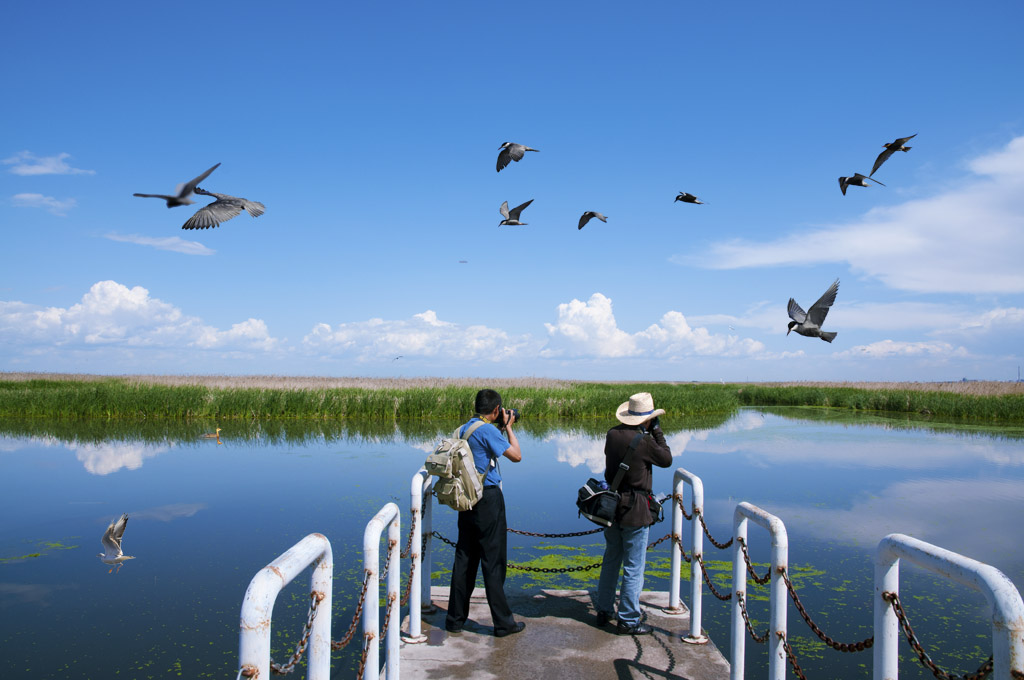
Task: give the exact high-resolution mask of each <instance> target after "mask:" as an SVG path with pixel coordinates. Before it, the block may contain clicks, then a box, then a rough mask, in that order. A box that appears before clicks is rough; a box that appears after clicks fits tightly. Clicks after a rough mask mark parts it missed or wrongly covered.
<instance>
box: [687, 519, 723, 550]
mask: <svg viewBox="0 0 1024 680" xmlns="http://www.w3.org/2000/svg"><path fill="white" fill-rule="evenodd" d="M693 512H694V514H695V515H697V519H699V520H700V525H701V526H702V527H704V535H705V536H707V537H708V540H709V541H711V545H713V546H715V547H716V548H718V549H719V550H725V549H726V548H728V547H729V546H730V545H732V539H731V538H730V539H729V540H728V541H726V542H725V543H719V542H718V541H716V540H715V538H714V536H712V535H711V532H710V531H708V525H707V524H705V523H704V513H703V512H699V511H697V510H694V511H693Z"/></svg>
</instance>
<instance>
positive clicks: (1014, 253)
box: [0, 2, 1024, 380]
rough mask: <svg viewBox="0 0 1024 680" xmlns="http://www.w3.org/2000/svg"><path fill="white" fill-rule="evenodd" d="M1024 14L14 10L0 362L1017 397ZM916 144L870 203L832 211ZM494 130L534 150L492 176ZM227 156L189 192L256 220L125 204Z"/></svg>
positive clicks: (345, 6)
mask: <svg viewBox="0 0 1024 680" xmlns="http://www.w3.org/2000/svg"><path fill="white" fill-rule="evenodd" d="M1022 24H1024V5H1021V4H1020V3H1017V2H993V3H985V4H982V5H978V6H972V7H971V9H970V11H969V12H967V11H965V9H964V6H963V5H962V4H954V3H952V2H928V3H924V2H906V3H884V2H865V3H859V4H858V5H856V6H853V5H837V4H835V3H831V4H830V3H819V2H800V3H785V4H783V5H781V6H777V5H772V6H769V5H765V4H763V3H762V4H753V3H740V4H737V3H729V4H725V3H707V4H694V3H678V2H677V3H658V2H654V3H644V4H642V5H638V6H637V7H635V8H634V7H627V6H626V5H625V4H624V3H611V2H608V3H601V2H587V3H548V2H517V3H509V4H499V3H470V2H465V3H433V4H423V3H399V4H387V5H384V4H380V3H334V4H320V5H317V4H305V5H302V4H300V5H284V4H281V3H259V2H257V3H253V2H247V3H203V4H191V3H184V4H178V5H175V6H173V8H172V7H170V6H140V5H138V4H134V3H133V4H128V3H122V4H118V3H111V4H106V5H104V6H103V7H102V8H99V9H97V8H96V7H87V6H84V5H81V4H75V3H58V4H56V5H40V4H38V3H37V4H31V3H17V4H16V5H15V6H13V7H11V8H9V9H8V10H7V11H6V13H5V21H4V23H3V25H2V26H0V38H2V40H0V59H2V63H3V64H4V65H5V68H4V69H2V71H0V83H2V87H3V92H4V94H5V96H4V105H3V107H2V109H0V110H2V114H0V115H2V118H0V121H2V126H0V129H2V130H3V134H2V135H0V223H2V233H3V243H4V247H3V249H2V250H0V371H26V370H34V371H74V372H88V373H114V374H118V373H139V372H145V373H218V374H220V373H223V374H279V375H332V376H410V377H411V376H481V377H497V376H546V377H564V378H577V379H618V380H625V379H657V380H778V379H793V380H814V379H829V380H844V379H845V380H854V379H880V380H886V379H889V380H958V379H960V378H962V377H969V378H978V379H1000V380H1001V379H1011V378H1016V376H1017V367H1018V366H1019V365H1021V364H1024V356H1022V355H1024V349H1022V348H1024V343H1022V339H1024V267H1022V266H1021V257H1022V255H1024V88H1021V87H1019V86H1018V85H1017V84H1016V83H1017V81H1018V80H1019V78H1020V74H1021V73H1022V72H1024V46H1022V45H1024V44H1022V43H1021V41H1020V39H1019V27H1020V26H1021V25H1022ZM915 133H916V134H917V137H916V138H915V139H914V140H912V142H911V143H910V145H911V146H912V147H913V148H912V150H911V151H910V152H908V153H906V154H903V153H898V154H895V155H894V156H893V157H892V158H890V159H889V161H888V162H887V163H886V164H885V165H883V166H882V168H880V169H879V170H878V172H877V173H876V174H875V177H876V178H877V179H879V180H880V181H881V182H884V183H885V184H886V186H885V187H881V186H877V185H874V186H871V187H868V188H861V187H852V188H850V189H849V190H848V192H847V195H846V196H843V195H842V194H841V193H840V191H839V186H838V182H837V178H838V177H839V176H840V175H852V174H853V173H854V172H861V173H864V174H867V173H868V172H869V171H870V170H871V165H872V163H873V162H874V159H875V157H876V156H877V154H878V153H879V152H880V151H881V150H882V144H883V143H885V142H890V141H892V140H894V139H895V138H897V137H904V136H908V135H911V134H915ZM505 141H513V142H519V143H523V144H527V145H529V146H532V147H535V148H537V149H540V153H536V154H529V155H528V157H527V158H525V159H524V160H523V161H522V162H520V163H513V164H512V165H510V166H509V167H508V168H506V169H505V170H503V171H502V172H501V173H496V172H495V169H494V167H495V159H496V158H497V154H498V147H499V146H500V145H501V143H502V142H505ZM215 163H221V164H222V165H221V167H220V168H218V169H217V170H216V171H215V172H214V173H213V174H212V175H211V176H210V177H209V178H208V179H207V180H206V181H205V182H203V184H202V185H201V186H203V188H205V189H207V190H210V191H215V192H221V193H227V194H232V195H235V196H243V197H246V198H249V199H252V200H256V201H260V202H262V203H263V204H265V205H266V208H267V210H266V214H265V215H263V216H262V217H259V218H256V219H254V218H251V217H249V216H248V215H245V214H243V215H241V216H239V217H236V218H234V219H233V220H231V221H229V222H226V223H224V224H222V225H221V226H220V227H218V228H216V229H211V230H208V231H183V230H182V229H181V228H180V227H181V225H182V224H183V223H184V222H185V221H186V220H187V219H188V217H189V216H190V215H192V214H193V212H195V210H196V209H198V208H200V207H201V206H202V205H203V204H204V203H205V201H206V199H205V198H204V197H196V198H197V199H199V200H197V202H196V204H195V205H193V206H184V207H178V208H174V209H170V210H169V209H167V208H166V207H164V205H163V203H162V202H161V201H157V200H154V199H142V198H135V197H133V196H132V193H133V192H145V193H170V192H171V191H172V190H173V189H174V187H175V185H177V184H178V183H181V182H184V181H186V180H188V179H191V178H192V177H194V176H196V175H198V174H199V173H201V172H202V171H204V170H205V169H207V168H208V167H210V166H211V165H213V164H215ZM679 191H688V192H691V193H693V194H696V195H697V196H699V197H701V198H702V199H703V200H704V201H706V203H707V204H706V205H689V204H683V203H676V202H674V201H673V198H674V197H675V195H676V193H677V192H679ZM528 199H533V200H534V202H533V204H532V205H531V206H530V207H529V208H528V209H527V210H526V211H524V213H523V218H522V219H523V220H524V221H526V222H527V223H528V226H524V227H500V228H499V227H498V222H499V221H500V220H501V216H500V215H499V213H498V207H499V206H500V205H501V203H502V201H505V200H507V201H509V203H510V204H511V205H518V204H519V203H522V202H524V201H526V200H528ZM586 210H597V211H600V212H602V213H604V214H605V215H607V216H608V222H607V223H606V224H605V223H601V222H598V221H596V220H594V221H591V222H590V224H588V225H587V226H586V227H585V228H584V229H583V230H582V231H580V230H578V229H577V228H576V224H577V222H578V220H579V216H580V215H581V214H582V213H583V212H584V211H586ZM460 260H465V261H466V262H465V263H461V262H460ZM836 278H839V279H840V281H841V283H840V288H839V295H838V298H837V301H836V304H835V306H834V307H833V308H832V310H831V312H830V313H829V316H828V318H827V320H826V323H825V329H826V330H832V331H836V332H838V334H839V335H838V337H837V338H836V340H835V342H834V343H832V344H831V345H830V344H827V343H824V342H822V341H820V340H818V339H814V338H804V337H800V336H797V335H796V334H790V335H789V336H787V335H786V324H787V322H788V321H789V318H788V316H787V314H786V303H787V301H788V300H789V298H790V297H791V296H792V297H794V298H795V299H796V300H797V302H799V303H800V304H801V305H802V306H803V307H804V308H805V309H806V308H807V307H808V306H809V305H810V304H811V303H813V302H814V301H815V300H816V299H817V298H818V297H819V296H820V295H821V294H822V293H823V292H824V291H825V289H826V288H827V287H828V286H829V284H830V283H831V282H832V281H833V280H834V279H836ZM398 356H401V358H400V359H395V357H398Z"/></svg>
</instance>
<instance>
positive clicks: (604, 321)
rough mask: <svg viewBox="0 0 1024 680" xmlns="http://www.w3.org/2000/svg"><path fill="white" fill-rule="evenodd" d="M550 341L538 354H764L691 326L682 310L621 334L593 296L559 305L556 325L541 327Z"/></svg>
mask: <svg viewBox="0 0 1024 680" xmlns="http://www.w3.org/2000/svg"><path fill="white" fill-rule="evenodd" d="M544 326H545V328H547V331H548V342H547V344H546V345H545V346H544V348H543V349H542V350H541V353H540V354H541V356H542V357H546V358H556V357H564V356H571V357H577V356H587V357H600V358H615V357H659V358H660V357H673V356H726V357H735V356H754V355H758V354H762V353H764V351H765V347H764V345H763V344H762V343H760V342H758V341H756V340H751V339H749V338H742V339H741V338H739V337H737V336H735V335H721V334H713V333H711V332H710V331H708V330H707V329H706V328H692V327H691V326H690V325H689V323H687V321H686V317H685V316H683V315H682V314H681V313H680V312H676V311H670V312H666V313H665V314H664V315H663V316H662V317H661V319H660V320H659V322H658V323H656V324H652V325H650V326H648V327H647V328H646V329H644V330H642V331H639V332H637V333H632V334H631V333H627V332H626V331H623V330H621V329H620V328H619V327H618V325H617V323H616V321H615V315H614V314H613V313H612V301H611V300H610V299H609V298H607V297H605V296H604V295H602V294H601V293H594V294H593V295H591V296H590V299H589V300H588V301H587V302H582V301H580V300H572V301H571V302H567V303H564V304H561V305H559V306H558V319H557V320H556V322H555V323H553V324H549V323H545V324H544Z"/></svg>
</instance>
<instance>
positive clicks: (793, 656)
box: [778, 630, 807, 680]
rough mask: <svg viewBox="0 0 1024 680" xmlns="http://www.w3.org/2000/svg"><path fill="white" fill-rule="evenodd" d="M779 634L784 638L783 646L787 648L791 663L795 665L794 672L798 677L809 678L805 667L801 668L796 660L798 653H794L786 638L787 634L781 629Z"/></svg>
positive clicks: (803, 679)
mask: <svg viewBox="0 0 1024 680" xmlns="http://www.w3.org/2000/svg"><path fill="white" fill-rule="evenodd" d="M778 635H779V638H781V640H782V648H783V649H785V650H786V656H787V657H788V658H789V665H790V666H792V667H793V672H794V673H796V677H798V678H800V680H807V676H806V675H804V672H803V669H801V668H800V664H799V663H797V661H796V654H794V653H793V648H792V647H790V646H789V640H787V639H786V634H785V633H784V632H783V631H781V630H780V631H779V632H778Z"/></svg>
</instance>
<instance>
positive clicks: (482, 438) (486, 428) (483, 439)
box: [459, 418, 509, 486]
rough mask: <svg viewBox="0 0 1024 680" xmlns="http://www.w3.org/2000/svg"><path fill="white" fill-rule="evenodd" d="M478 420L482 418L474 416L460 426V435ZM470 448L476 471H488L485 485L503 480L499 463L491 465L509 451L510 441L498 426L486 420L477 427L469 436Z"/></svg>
mask: <svg viewBox="0 0 1024 680" xmlns="http://www.w3.org/2000/svg"><path fill="white" fill-rule="evenodd" d="M478 420H480V418H473V419H472V420H470V421H469V422H468V423H466V424H465V425H463V426H462V427H461V428H459V435H460V436H461V435H463V434H465V432H466V428H467V427H469V426H470V425H472V424H473V423H475V422H476V421H478ZM469 448H470V450H471V451H472V452H473V462H474V463H476V471H477V472H484V471H487V475H486V476H485V477H484V486H491V485H492V484H498V483H499V482H501V472H499V471H498V467H497V465H494V466H493V467H492V466H491V461H492V460H493V461H495V463H497V461H498V459H499V458H501V456H502V455H503V454H504V453H505V452H506V451H508V449H509V443H508V440H507V439H505V437H504V436H503V435H502V434H501V432H500V431H499V430H498V428H497V427H495V426H494V425H492V424H490V423H487V422H486V421H485V422H484V424H483V425H481V426H480V427H478V428H476V431H475V432H474V433H473V434H471V435H470V436H469Z"/></svg>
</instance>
